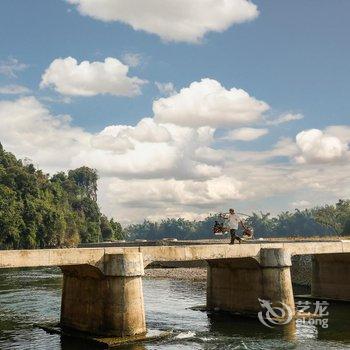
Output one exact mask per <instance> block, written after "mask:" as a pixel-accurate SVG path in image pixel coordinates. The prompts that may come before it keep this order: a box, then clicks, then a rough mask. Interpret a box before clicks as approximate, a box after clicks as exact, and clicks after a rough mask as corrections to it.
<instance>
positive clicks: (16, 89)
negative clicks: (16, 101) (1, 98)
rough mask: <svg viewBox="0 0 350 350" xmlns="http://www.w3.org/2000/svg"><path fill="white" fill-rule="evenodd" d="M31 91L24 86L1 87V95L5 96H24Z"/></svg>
mask: <svg viewBox="0 0 350 350" xmlns="http://www.w3.org/2000/svg"><path fill="white" fill-rule="evenodd" d="M29 92H30V90H29V89H28V88H27V87H25V86H22V85H15V84H12V85H4V86H0V94H3V95H24V94H28V93H29Z"/></svg>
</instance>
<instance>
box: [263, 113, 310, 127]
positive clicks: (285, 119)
mask: <svg viewBox="0 0 350 350" xmlns="http://www.w3.org/2000/svg"><path fill="white" fill-rule="evenodd" d="M303 118H304V116H303V115H302V114H301V113H296V114H294V113H285V114H282V115H280V116H279V117H278V118H276V119H273V120H267V121H266V124H267V125H279V124H283V123H289V122H291V121H293V120H300V119H303Z"/></svg>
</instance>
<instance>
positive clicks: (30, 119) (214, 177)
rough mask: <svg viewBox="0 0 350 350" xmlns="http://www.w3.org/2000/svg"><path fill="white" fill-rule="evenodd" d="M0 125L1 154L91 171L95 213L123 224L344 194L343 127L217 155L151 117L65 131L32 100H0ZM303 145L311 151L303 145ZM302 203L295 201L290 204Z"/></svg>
mask: <svg viewBox="0 0 350 350" xmlns="http://www.w3.org/2000/svg"><path fill="white" fill-rule="evenodd" d="M0 120H1V124H0V141H1V142H2V144H3V145H4V147H5V149H7V150H9V151H11V152H14V153H15V154H16V155H17V156H18V157H21V158H24V157H28V158H30V159H32V160H33V162H34V164H35V165H37V166H39V167H40V168H43V170H44V171H48V172H51V173H52V172H55V171H59V170H66V169H71V168H75V167H78V166H82V165H87V166H90V167H93V168H96V169H97V171H98V173H99V175H100V182H99V201H100V204H101V205H102V208H103V210H106V212H107V213H108V214H109V215H113V216H116V215H117V218H118V219H120V218H122V219H123V221H127V220H132V221H135V220H137V221H139V220H142V219H143V218H145V217H149V218H152V217H153V218H155V217H158V218H160V217H162V216H163V217H164V216H176V215H181V216H186V215H187V216H188V217H190V216H191V217H196V216H197V215H201V214H203V213H208V212H217V211H222V210H225V209H227V208H229V207H235V208H242V206H245V208H247V207H249V208H250V209H252V210H259V209H262V210H263V211H268V210H272V209H275V212H276V211H280V209H281V200H279V201H277V202H276V201H274V200H273V197H275V196H278V197H279V198H280V199H281V198H282V197H283V196H284V197H285V205H286V207H289V206H290V202H291V200H290V198H295V199H298V200H299V199H300V197H299V198H298V197H297V196H296V195H295V194H296V193H301V194H302V197H301V199H303V200H304V198H306V199H308V201H309V202H310V203H311V205H312V204H314V203H324V202H327V201H328V202H329V201H333V200H335V199H336V198H337V197H346V196H350V180H349V176H348V174H349V172H350V162H349V161H348V160H349V158H348V156H349V151H348V150H347V145H346V143H347V142H348V141H349V140H350V130H349V129H350V128H349V127H347V126H339V125H338V126H330V127H328V128H326V129H325V130H324V131H320V130H318V131H317V132H316V136H314V137H313V138H312V137H310V134H309V133H308V132H309V131H305V132H304V133H306V134H303V135H304V136H303V137H302V143H301V144H299V145H298V144H297V142H295V141H294V140H293V139H290V138H281V139H280V140H279V141H278V142H277V143H276V144H275V145H273V146H272V147H271V149H268V150H264V151H259V150H252V149H250V150H249V151H243V150H240V149H237V148H236V146H234V147H233V146H232V145H231V146H230V147H229V148H226V149H216V146H218V144H216V143H215V138H214V132H215V128H213V127H208V126H204V127H199V128H191V127H185V126H179V125H175V124H170V123H158V122H157V121H156V120H154V119H152V118H144V119H141V120H140V121H139V123H137V124H136V125H135V126H131V125H110V126H108V127H106V128H105V129H104V130H102V131H101V132H98V133H94V134H93V133H90V132H86V131H84V130H83V129H81V128H79V127H74V126H72V124H71V118H70V117H69V116H55V115H53V114H52V113H51V112H50V111H49V110H48V109H47V108H46V107H45V106H44V105H43V104H42V103H40V102H39V101H38V100H37V99H35V98H34V97H22V98H18V99H17V100H14V101H0ZM305 135H306V141H305V140H304V137H305ZM311 136H312V135H311ZM299 138H300V136H299ZM320 138H321V141H320ZM311 139H312V140H311ZM317 140H318V141H317ZM325 140H326V141H325ZM330 140H331V141H330ZM310 142H311V144H312V145H313V147H306V146H305V145H308V143H310ZM333 142H335V144H339V143H340V144H341V145H342V146H341V148H342V150H343V151H342V152H341V154H342V155H341V157H340V158H338V156H339V153H337V152H333V151H334V149H335V150H337V149H338V148H337V147H335V148H334V147H333V146H332V147H331V149H332V150H333V151H332V152H329V150H328V146H329V145H330V144H332V143H333ZM315 143H316V144H317V145H318V147H319V148H321V149H322V151H321V152H320V154H321V155H322V157H321V158H322V162H323V161H324V156H325V154H326V155H329V154H331V156H328V158H327V161H329V163H328V164H327V166H325V165H324V164H323V163H321V164H319V163H320V155H319V154H318V153H317V152H316V151H315V150H316V149H317V148H316V146H315V145H314V144H315ZM319 145H321V146H319ZM325 145H326V146H325ZM324 147H325V148H326V151H325V150H324ZM315 152H316V155H315ZM334 155H335V157H334ZM295 157H304V159H305V162H306V164H304V165H303V166H300V164H297V163H295V162H293V161H291V160H292V159H294V158H295ZM329 159H332V160H337V161H332V162H331V161H330V160H329ZM281 179H283V181H281ZM304 204H305V203H304ZM302 205H303V203H301V202H300V201H299V203H298V207H301V206H302ZM305 205H306V204H305Z"/></svg>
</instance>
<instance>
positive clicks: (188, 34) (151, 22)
mask: <svg viewBox="0 0 350 350" xmlns="http://www.w3.org/2000/svg"><path fill="white" fill-rule="evenodd" d="M67 1H68V2H69V3H71V4H75V5H77V9H78V11H79V12H80V13H81V14H82V15H87V16H90V17H92V18H95V19H98V20H102V21H105V22H110V21H119V22H121V23H126V24H129V25H130V26H131V27H132V28H133V29H135V30H143V31H146V32H148V33H152V34H156V35H158V36H160V37H161V38H162V39H163V40H165V41H185V42H195V43H196V42H199V41H200V40H201V39H202V38H203V36H204V35H205V34H206V33H208V32H223V31H225V30H226V29H228V28H229V27H230V26H231V25H233V24H237V23H242V22H246V21H250V20H253V19H255V18H256V17H257V16H258V14H259V12H258V9H257V6H256V5H255V4H253V3H252V2H250V1H248V0H191V1H187V0H176V1H172V0H151V1H149V0H148V1H144V0H128V1H124V0H103V1H101V0H67Z"/></svg>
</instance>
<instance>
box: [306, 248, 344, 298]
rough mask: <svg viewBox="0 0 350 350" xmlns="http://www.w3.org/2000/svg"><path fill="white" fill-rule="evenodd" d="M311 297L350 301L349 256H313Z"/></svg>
mask: <svg viewBox="0 0 350 350" xmlns="http://www.w3.org/2000/svg"><path fill="white" fill-rule="evenodd" d="M312 265H313V266H312V285H311V294H312V296H313V297H317V298H320V299H322V298H325V299H334V300H346V301H350V279H349V277H350V254H349V253H343V254H320V255H314V256H313V264H312Z"/></svg>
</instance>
